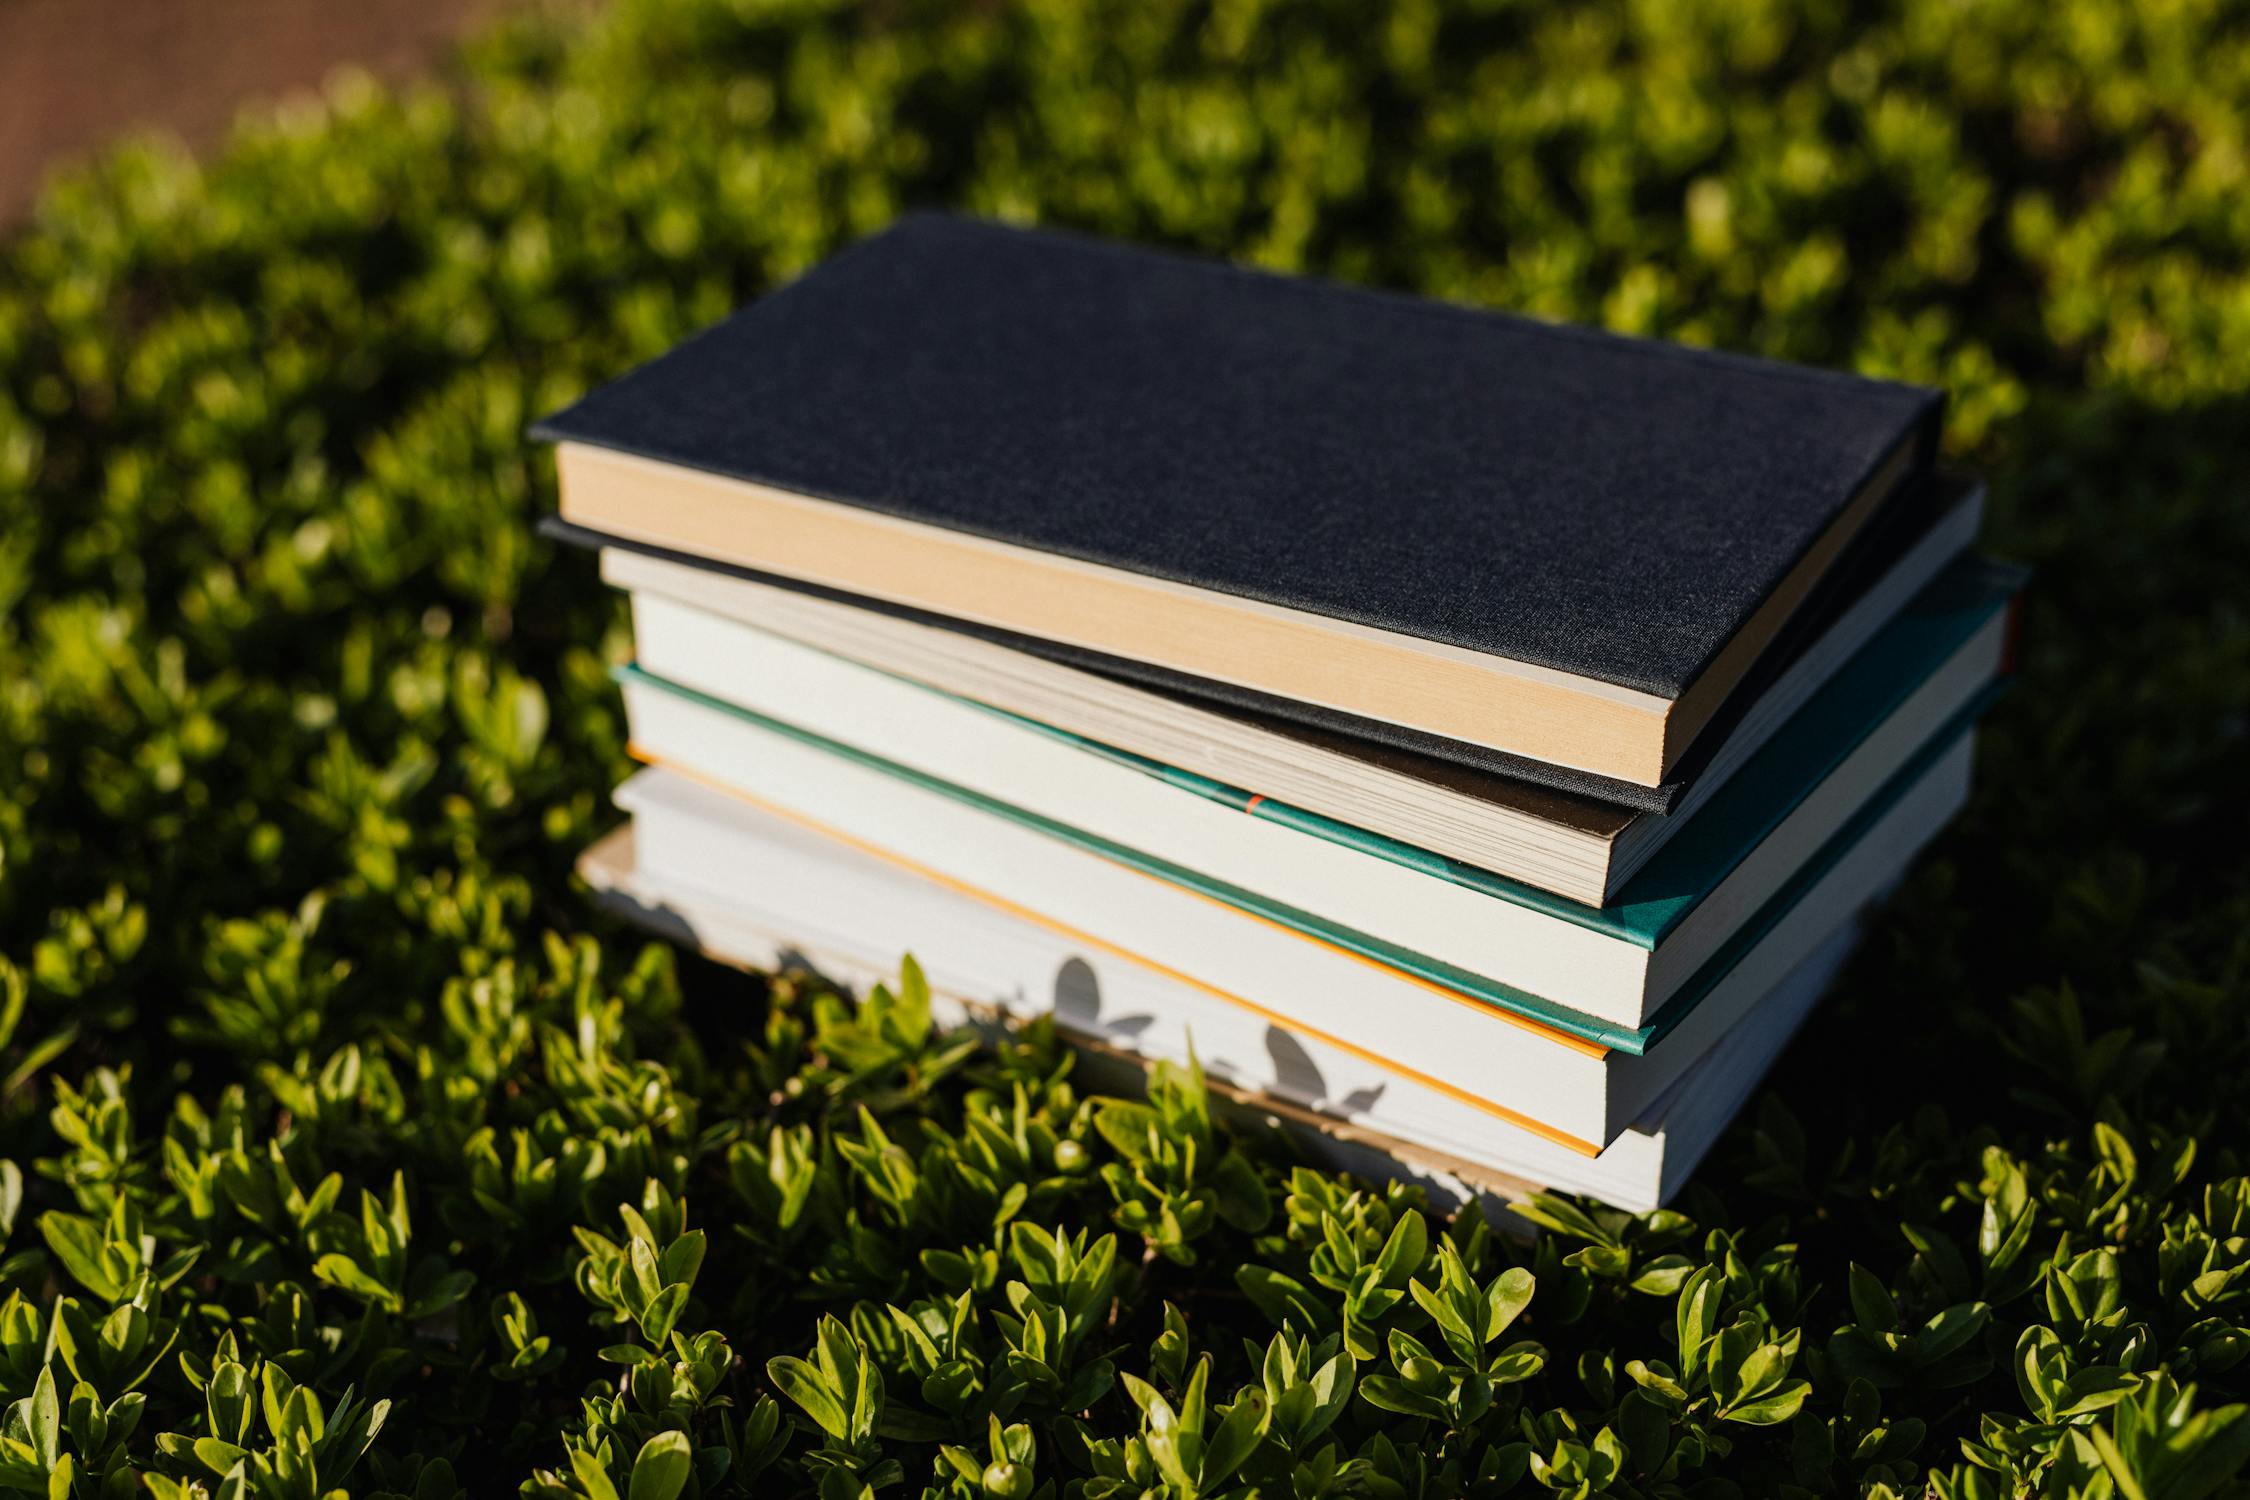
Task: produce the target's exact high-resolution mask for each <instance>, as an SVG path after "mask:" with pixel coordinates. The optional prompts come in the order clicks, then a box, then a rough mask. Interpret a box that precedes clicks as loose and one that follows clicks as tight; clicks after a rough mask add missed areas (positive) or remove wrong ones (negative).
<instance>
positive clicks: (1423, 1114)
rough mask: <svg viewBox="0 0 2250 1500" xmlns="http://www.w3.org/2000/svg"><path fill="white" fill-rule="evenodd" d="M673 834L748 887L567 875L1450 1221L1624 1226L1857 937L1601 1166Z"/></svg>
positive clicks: (1746, 1083) (975, 905) (1243, 1029)
mask: <svg viewBox="0 0 2250 1500" xmlns="http://www.w3.org/2000/svg"><path fill="white" fill-rule="evenodd" d="M658 780H659V778H656V777H651V778H649V783H654V782H657V781H658ZM649 783H644V785H643V786H642V788H641V789H640V790H638V791H636V793H635V794H634V796H635V797H636V799H638V800H642V801H644V804H645V803H646V802H648V801H655V800H660V799H663V798H665V797H667V796H668V795H676V794H678V793H679V792H680V791H681V790H682V789H681V787H679V786H677V785H675V786H674V787H673V788H672V789H671V791H670V792H668V791H667V790H666V789H665V788H664V787H663V786H662V785H652V784H649ZM689 790H690V791H692V789H689ZM691 815H692V816H701V817H706V818H709V819H712V820H713V821H714V823H715V824H716V825H717V826H718V827H719V828H720V829H721V830H722V832H723V836H724V837H725V838H726V839H728V840H730V841H731V842H732V843H733V844H734V846H735V853H734V855H733V857H732V859H731V860H730V863H732V864H735V865H737V866H739V867H741V868H745V869H755V870H756V871H758V876H757V878H756V879H755V880H754V881H753V882H751V883H749V884H747V885H740V886H736V887H734V888H731V889H726V890H720V889H715V888H713V887H712V886H711V885H710V884H709V883H708V881H707V879H705V878H704V875H703V873H702V872H698V871H693V870H688V871H681V870H665V871H659V870H655V869H652V868H649V867H648V866H647V864H646V862H645V861H643V860H642V859H641V858H640V857H639V853H638V850H637V848H636V841H635V839H634V837H633V829H632V826H631V825H630V824H628V825H627V826H625V827H623V828H620V829H618V830H616V831H615V832H614V833H612V834H610V835H609V836H608V837H606V838H605V839H603V840H602V841H601V842H600V843H598V844H597V845H595V846H594V848H592V849H590V850H588V851H587V853H586V855H585V857H584V858H583V859H581V861H580V863H579V869H580V871H581V872H582V873H583V874H584V876H585V877H586V879H587V881H588V883H589V884H591V885H592V886H593V887H594V889H595V890H596V892H597V893H599V894H600V895H601V896H602V897H603V898H604V899H605V900H606V901H607V902H608V903H609V904H610V905H612V906H613V907H614V908H615V909H617V910H619V911H620V912H621V913H622V914H624V915H625V916H627V917H629V918H631V919H633V920H635V921H638V922H641V923H642V924H644V925H646V926H649V927H650V928H652V929H654V930H656V931H658V932H661V933H663V934H665V935H666V936H669V937H673V938H675V939H678V940H681V941H685V942H688V943H691V944H693V945H694V946H695V947H696V948H697V949H699V950H700V951H702V952H703V953H705V954H706V955H708V956H710V957H713V958H716V959H718V960H719V961H721V962H726V963H733V964H738V965H742V966H745V967H749V968H753V969H760V970H766V971H775V970H780V969H785V968H796V969H810V970H812V971H814V972H816V973H818V974H819V975H821V976H822V977H823V978H825V979H827V980H829V981H830V982H832V983H835V984H838V985H840V986H842V987H844V988H846V989H851V990H857V991H859V992H860V993H863V994H864V993H865V992H866V991H867V990H868V989H869V988H870V987H872V986H873V985H876V984H880V983H884V982H886V981H894V982H895V976H896V971H897V968H898V963H899V955H900V953H901V952H902V951H904V952H906V953H910V954H911V955H912V956H913V957H914V959H915V961H916V963H917V965H918V967H919V968H920V969H921V971H922V973H923V974H924V975H925V977H926V978H927V981H928V985H929V988H930V991H931V999H932V1009H933V1011H934V1012H935V1013H936V1014H937V1015H938V1017H939V1019H940V1020H941V1021H942V1022H943V1023H944V1024H947V1025H958V1026H964V1027H968V1028H972V1029H974V1030H976V1031H977V1032H979V1033H982V1034H988V1035H991V1036H993V1037H995V1038H998V1037H1001V1036H1005V1035H1008V1034H1009V1033H1010V1030H1011V1028H1010V1026H1009V1024H1008V1023H1010V1022H1019V1023H1020V1022H1021V1021H1023V1020H1026V1019H1029V1018H1032V1017H1036V1016H1051V1017H1053V1019H1054V1021H1055V1023H1056V1027H1057V1030H1058V1031H1059V1033H1060V1034H1061V1035H1062V1037H1063V1038H1064V1039H1065V1040H1067V1041H1069V1042H1070V1043H1071V1044H1072V1045H1073V1046H1074V1047H1076V1048H1077V1049H1078V1051H1079V1072H1078V1075H1077V1076H1079V1077H1080V1078H1081V1079H1082V1080H1090V1081H1092V1082H1095V1083H1098V1084H1099V1086H1101V1087H1105V1088H1113V1089H1118V1090H1120V1091H1125V1090H1130V1089H1132V1088H1134V1087H1135V1086H1136V1084H1137V1083H1138V1081H1139V1077H1138V1075H1139V1072H1140V1070H1141V1069H1142V1068H1144V1067H1146V1066H1147V1065H1149V1064H1151V1063H1154V1062H1159V1061H1164V1062H1173V1063H1181V1062H1185V1061H1188V1060H1189V1059H1191V1058H1192V1059H1194V1060H1195V1061H1196V1062H1198V1063H1199V1064H1200V1066H1201V1067H1202V1069H1203V1071H1204V1073H1205V1075H1206V1076H1207V1078H1208V1079H1209V1080H1210V1082H1211V1085H1212V1087H1213V1091H1214V1094H1215V1095H1216V1096H1217V1097H1216V1098H1215V1100H1214V1102H1215V1103H1217V1104H1219V1105H1221V1106H1222V1107H1227V1108H1229V1111H1230V1113H1233V1114H1234V1115H1235V1116H1236V1118H1237V1119H1238V1120H1241V1119H1242V1118H1243V1117H1244V1116H1247V1117H1248V1119H1249V1121H1251V1122H1253V1123H1255V1122H1259V1121H1261V1120H1262V1119H1263V1118H1264V1117H1267V1116H1270V1117H1272V1118H1273V1119H1274V1120H1275V1121H1276V1122H1277V1123H1279V1124H1280V1125H1281V1126H1282V1127H1283V1128H1284V1129H1285V1130H1286V1131H1287V1132H1288V1134H1289V1136H1290V1137H1291V1139H1292V1140H1293V1141H1294V1142H1295V1143H1297V1144H1298V1146H1299V1147H1300V1148H1301V1149H1304V1150H1306V1151H1307V1152H1308V1153H1309V1154H1311V1155H1312V1157H1313V1158H1314V1159H1315V1160H1318V1161H1321V1162H1323V1163H1325V1164H1328V1165H1331V1166H1334V1167H1336V1168H1338V1169H1341V1170H1351V1171H1358V1172H1361V1173H1363V1174H1364V1175H1368V1176H1403V1177H1405V1178H1407V1179H1408V1180H1412V1181H1418V1182H1421V1183H1423V1184H1424V1185H1425V1186H1427V1187H1429V1188H1430V1189H1432V1190H1433V1192H1436V1193H1437V1194H1438V1195H1439V1196H1440V1198H1441V1200H1442V1201H1444V1202H1446V1203H1447V1204H1449V1205H1450V1204H1453V1203H1458V1202H1460V1201H1462V1200H1463V1199H1466V1198H1470V1197H1476V1198H1481V1199H1487V1200H1489V1199H1493V1198H1498V1199H1506V1198H1513V1197H1520V1196H1521V1195H1522V1194H1523V1193H1525V1192H1526V1191H1529V1190H1530V1189H1531V1188H1534V1187H1540V1188H1552V1189H1559V1190H1561V1191H1565V1192H1576V1193H1588V1194H1591V1195H1593V1196H1595V1197H1598V1198H1602V1199H1604V1200H1606V1201H1608V1202H1610V1203H1613V1204H1615V1205H1617V1206H1618V1207H1621V1208H1626V1209H1630V1210H1633V1211H1636V1212H1645V1211H1647V1210H1649V1209H1653V1208H1657V1207H1659V1206H1661V1205H1662V1204H1663V1203H1664V1202H1665V1201H1666V1200H1668V1199H1669V1198H1670V1197H1671V1196H1672V1195H1673V1194H1674V1193H1676V1192H1677V1191H1678V1190H1679V1188H1680V1187H1681V1185H1682V1184H1683V1183H1684V1182H1685V1180H1686V1178H1687V1176H1688V1174H1689V1172H1690V1171H1691V1170H1692V1169H1693V1168H1694V1166H1695V1164H1696V1163H1697V1161H1699V1160H1700V1159H1701V1157H1702V1155H1703V1153H1704V1152H1705V1151H1706V1150H1707V1149H1708V1148H1709V1146H1710V1144H1711V1142H1712V1141H1713V1140H1714V1139H1716V1137H1717V1136H1718V1135H1719V1133H1720V1132H1721V1131H1722V1130H1724V1128H1725V1127H1726V1124H1727V1122H1728V1121H1729V1120H1730V1119H1732V1117H1733V1116H1734V1114H1735V1112H1736V1111H1737V1109H1738V1108H1739V1107H1740V1106H1741V1104H1742V1102H1743V1100H1744V1099H1745V1098H1746V1097H1747V1096H1748V1094H1749V1093H1750V1091H1751V1090H1752V1089H1753V1088H1754V1087H1755V1086H1756V1085H1757V1082H1758V1080H1759V1079H1760V1077H1761V1076H1763V1074H1764V1073H1765V1071H1766V1069H1767V1068H1768V1066H1770V1064H1771V1063H1772V1061H1773V1059H1774V1058H1775V1056H1776V1055H1778V1054H1779V1052H1780V1051H1781V1049H1782V1048H1783V1046H1784V1045H1785V1044H1786V1043H1787V1041H1788V1039H1789V1037H1790V1035H1791V1034H1792V1033H1793V1031H1794V1030H1795V1029H1796V1026H1797V1023H1798V1022H1799V1021H1800V1020H1801V1019H1802V1017H1803V1016H1804V1015H1805V1014H1806V1012H1808V1011H1809V1010H1810V1009H1811V1007H1812V1005H1813V1004H1814V1002H1815V1001H1816V1000H1817V999H1818V997H1819V996H1820V994H1821V992H1822V991H1823V990H1824V989H1826V988H1827V986H1828V983H1829V981H1830V979H1831V978H1832V976H1833V975H1834V973H1835V971H1836V970H1837V968H1838V967H1839V966H1840V965H1841V964H1842V963H1843V961H1844V959H1845V958H1846V957H1847V956H1848V955H1849V953H1850V952H1851V948H1852V945H1853V942H1854V940H1855V938H1856V936H1857V927H1858V924H1857V922H1856V921H1852V920H1847V921H1846V922H1845V923H1844V925H1843V926H1842V927H1840V928H1838V929H1837V931H1836V932H1835V933H1834V934H1833V935H1832V936H1830V937H1829V938H1827V939H1826V940H1824V941H1823V943H1822V945H1821V946H1820V947H1819V948H1818V949H1817V950H1815V952H1814V953H1813V954H1812V956H1810V957H1809V958H1807V959H1805V960H1804V961H1803V962H1802V963H1800V964H1799V965H1798V967H1797V968H1796V969H1795V970H1794V971H1792V972H1791V973H1790V974H1789V975H1788V977H1786V978H1785V979H1784V980H1783V981H1782V982H1781V983H1780V984H1779V985H1777V986H1775V988H1774V990H1773V991H1772V992H1771V993H1769V994H1768V995H1767V996H1766V997H1765V998H1764V999H1762V1000H1760V1001H1759V1002H1758V1003H1757V1005H1756V1007H1755V1008H1754V1009H1753V1010H1751V1011H1750V1012H1749V1014H1748V1015H1746V1016H1745V1017H1744V1018H1743V1020H1742V1021H1741V1022H1740V1023H1739V1024H1738V1025H1736V1026H1735V1027H1734V1028H1733V1029H1732V1030H1731V1031H1729V1032H1728V1034H1727V1035H1726V1036H1725V1037H1723V1038H1722V1039H1721V1040H1720V1041H1719V1042H1718V1044H1717V1045H1715V1046H1713V1047H1712V1048H1711V1050H1710V1052H1709V1053H1708V1054H1707V1055H1706V1056H1705V1057H1704V1058H1703V1059H1702V1060H1701V1061H1700V1062H1698V1063H1696V1064H1695V1065H1694V1066H1693V1067H1691V1068H1689V1069H1687V1070H1686V1071H1685V1072H1683V1073H1682V1074H1681V1075H1680V1077H1679V1078H1678V1079H1676V1080H1675V1081H1674V1082H1673V1083H1672V1085H1671V1086H1670V1087H1669V1088H1667V1089H1666V1090H1665V1091H1664V1093H1663V1094H1662V1095H1661V1096H1659V1097H1658V1098H1657V1099H1656V1100H1655V1101H1654V1102H1653V1103H1652V1104H1650V1106H1649V1107H1648V1108H1647V1109H1646V1110H1644V1111H1643V1112H1642V1114H1641V1117H1640V1118H1639V1119H1637V1120H1635V1121H1634V1122H1633V1124H1632V1126H1631V1127H1630V1128H1628V1129H1627V1130H1625V1131H1624V1132H1623V1133H1621V1134H1620V1135H1619V1136H1618V1138H1617V1139H1616V1140H1614V1141H1612V1142H1611V1143H1610V1144H1609V1146H1608V1147H1607V1149H1605V1150H1604V1151H1602V1152H1601V1154H1600V1155H1598V1156H1595V1157H1587V1156H1584V1155H1582V1154H1580V1153H1579V1152H1576V1151H1573V1150H1571V1149H1569V1148H1567V1147H1565V1146H1561V1145H1558V1144H1557V1143H1556V1142H1554V1141H1552V1140H1549V1139H1547V1138H1546V1137H1544V1136H1542V1135H1539V1134H1537V1133H1534V1132H1532V1131H1529V1130H1526V1129H1524V1128H1522V1127H1521V1126H1519V1125H1515V1124H1513V1123H1511V1122H1510V1121H1509V1120H1508V1119H1507V1118H1506V1117H1505V1116H1503V1115H1501V1114H1499V1113H1497V1112H1495V1111H1494V1110H1493V1109H1492V1108H1491V1107H1490V1104H1491V1101H1486V1100H1482V1099H1461V1098H1457V1097H1455V1096H1453V1095H1450V1094H1445V1093H1440V1092H1437V1091H1434V1090H1430V1089H1427V1088H1423V1087H1422V1086H1420V1085H1418V1084H1416V1083H1414V1082H1412V1081H1411V1080H1409V1079H1405V1078H1402V1077H1400V1076H1398V1075H1397V1074H1395V1073H1392V1072H1389V1071H1387V1070H1385V1069H1383V1068H1381V1067H1379V1066H1376V1065H1372V1064H1370V1063H1368V1062H1366V1061H1364V1060H1362V1059H1361V1058H1359V1057H1357V1056H1354V1055H1353V1054H1351V1053H1348V1052H1344V1051H1340V1050H1339V1049H1337V1048H1334V1047H1331V1046H1329V1045H1328V1044H1326V1043H1324V1042H1321V1041H1319V1040H1317V1039H1313V1038H1309V1037H1303V1036H1299V1035H1297V1034H1296V1033H1294V1032H1291V1031H1289V1030H1288V1029H1287V1028H1286V1027H1283V1026H1278V1025H1274V1024H1271V1023H1268V1022H1264V1021H1261V1020H1259V1019H1258V1018H1256V1017H1254V1016H1251V1015H1249V1014H1248V1013H1247V1012H1244V1011H1241V1010H1239V1009H1237V1008H1235V1007H1231V1006H1228V1005H1226V1004H1225V1003H1223V1002H1220V1001H1217V1000H1214V999H1213V998H1212V997H1211V996H1209V995H1208V994H1206V993H1204V992H1203V991H1202V990H1200V989H1197V988H1196V987H1194V986H1192V985H1187V984H1182V983H1180V982H1178V981H1176V980H1174V979H1171V978H1169V977H1167V976H1166V975H1164V974H1162V973H1161V972H1159V971H1157V970H1155V969H1153V968H1150V967H1148V966H1147V965H1145V964H1142V963H1138V962H1135V961H1133V960H1132V959H1130V958H1127V957H1124V956H1121V955H1119V954H1117V953H1114V952H1110V951H1107V950H1104V949H1101V948H1097V947H1094V946H1091V945H1089V944H1086V943H1083V942H1075V941H1073V940H1072V939H1070V938H1069V937H1067V936H1064V935H1063V934H1061V933H1059V932H1057V931H1055V930H1054V929H1053V928H1051V927H1048V926H1044V925H1041V924H1040V923H1037V922H1031V921H1026V920H1024V919H1022V918H1019V917H1016V916H1013V915H1011V914H1009V913H1007V912H1004V911H1001V910H998V909H996V908H994V907H991V906H988V905H985V904H983V903H981V902H978V901H974V900H971V899H969V898H967V897H965V896H962V895H960V894H959V893H957V892H955V891H952V890H949V889H947V888H945V887H943V886H940V885H937V884H934V883H932V882H929V881H925V880H920V879H917V878H915V877H914V876H912V875H910V874H907V873H906V872H904V871H902V870H900V869H898V868H897V867H896V866H895V865H892V864H890V863H887V862H885V861H883V860H879V859H874V858H871V857H869V856H867V855H865V854H862V853H860V852H858V851H857V850H854V849H852V848H850V847H848V846H847V845H844V844H841V843H839V842H837V841H835V840H832V839H827V838H822V837H820V836H819V835H817V834H812V833H809V832H807V831H806V830H804V829H802V828H799V827H797V826H796V825H794V824H791V823H788V822H786V821H784V820H782V819H779V818H774V817H769V816H767V815H765V814H762V813H760V812H758V811H756V810H755V809H753V808H751V807H749V806H748V805H746V804H743V803H740V802H737V801H734V800H733V799H727V800H726V801H725V802H724V803H723V804H719V803H714V802H703V803H699V804H696V805H695V806H694V807H693V808H692V809H691Z"/></svg>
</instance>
